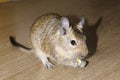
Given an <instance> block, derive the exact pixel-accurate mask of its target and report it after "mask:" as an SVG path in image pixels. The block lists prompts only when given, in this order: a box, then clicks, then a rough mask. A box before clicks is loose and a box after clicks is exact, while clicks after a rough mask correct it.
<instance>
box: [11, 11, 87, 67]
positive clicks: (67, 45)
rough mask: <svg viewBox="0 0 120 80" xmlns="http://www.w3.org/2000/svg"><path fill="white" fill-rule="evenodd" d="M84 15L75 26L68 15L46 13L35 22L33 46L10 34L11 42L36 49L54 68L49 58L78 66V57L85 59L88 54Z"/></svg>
mask: <svg viewBox="0 0 120 80" xmlns="http://www.w3.org/2000/svg"><path fill="white" fill-rule="evenodd" d="M84 23H85V19H84V17H82V18H81V20H80V22H79V23H78V24H76V25H74V26H71V25H70V21H69V19H68V18H67V17H64V16H61V15H59V14H53V13H49V14H44V15H42V16H40V17H39V18H38V19H37V20H36V21H35V22H34V24H33V26H32V28H31V31H30V39H31V43H32V46H33V48H32V49H31V48H27V47H25V46H23V45H21V44H20V43H18V42H16V41H15V39H14V37H12V36H10V41H11V43H12V44H13V45H14V46H16V47H20V48H23V49H26V50H29V51H31V50H34V51H35V53H36V55H37V56H38V58H39V59H40V60H41V61H42V63H43V64H44V66H46V67H47V68H52V67H53V66H54V65H53V64H52V62H50V61H49V59H52V60H54V61H56V62H57V63H59V64H63V65H67V66H72V67H78V66H79V65H78V64H77V61H76V59H78V58H79V59H80V60H82V59H84V58H85V57H86V56H87V54H88V48H87V45H86V37H85V36H84V35H83V30H82V29H83V25H84Z"/></svg>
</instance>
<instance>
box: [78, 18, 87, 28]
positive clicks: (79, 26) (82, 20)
mask: <svg viewBox="0 0 120 80" xmlns="http://www.w3.org/2000/svg"><path fill="white" fill-rule="evenodd" d="M84 24H85V17H82V18H81V20H80V22H79V23H78V25H77V27H78V28H80V29H83V26H84Z"/></svg>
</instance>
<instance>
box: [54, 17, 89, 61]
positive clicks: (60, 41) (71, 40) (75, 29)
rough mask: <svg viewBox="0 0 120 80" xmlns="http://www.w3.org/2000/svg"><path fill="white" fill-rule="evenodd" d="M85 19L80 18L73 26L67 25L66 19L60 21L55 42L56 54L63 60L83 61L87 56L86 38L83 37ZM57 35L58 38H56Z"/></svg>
mask: <svg viewBox="0 0 120 80" xmlns="http://www.w3.org/2000/svg"><path fill="white" fill-rule="evenodd" d="M84 22H85V19H84V17H83V18H81V20H80V22H79V23H78V24H77V25H75V26H70V25H69V20H68V19H67V18H66V17H62V18H61V19H60V24H59V26H58V33H57V36H56V41H55V45H56V46H55V49H56V52H57V53H56V54H57V55H59V57H61V58H65V59H76V58H79V59H83V58H85V56H86V55H87V54H88V48H87V45H86V37H85V36H84V35H83V31H82V29H83V25H84ZM58 35H59V36H58Z"/></svg>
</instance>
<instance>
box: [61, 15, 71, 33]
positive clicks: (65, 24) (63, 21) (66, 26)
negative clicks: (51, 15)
mask: <svg viewBox="0 0 120 80" xmlns="http://www.w3.org/2000/svg"><path fill="white" fill-rule="evenodd" d="M68 29H69V20H68V19H67V18H66V17H62V18H61V19H60V25H59V31H60V33H61V34H63V35H64V34H66V31H67V30H68Z"/></svg>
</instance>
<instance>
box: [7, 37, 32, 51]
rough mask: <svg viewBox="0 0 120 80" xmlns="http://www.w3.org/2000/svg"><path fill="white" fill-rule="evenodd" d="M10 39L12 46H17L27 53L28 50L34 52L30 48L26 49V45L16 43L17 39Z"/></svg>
mask: <svg viewBox="0 0 120 80" xmlns="http://www.w3.org/2000/svg"><path fill="white" fill-rule="evenodd" d="M9 39H10V42H11V44H12V45H13V46H15V47H18V48H21V49H22V50H25V51H26V50H27V51H31V50H32V48H28V47H26V46H24V45H22V44H20V43H18V42H16V40H15V38H14V37H13V36H10V37H9Z"/></svg>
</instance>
